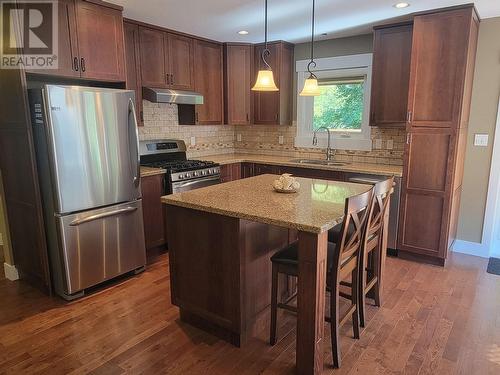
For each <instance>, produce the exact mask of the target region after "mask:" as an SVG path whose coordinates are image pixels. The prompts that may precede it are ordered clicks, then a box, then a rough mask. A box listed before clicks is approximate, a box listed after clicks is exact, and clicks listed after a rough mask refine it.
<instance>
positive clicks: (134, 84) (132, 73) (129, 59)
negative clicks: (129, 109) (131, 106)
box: [123, 22, 143, 126]
mask: <svg viewBox="0 0 500 375" xmlns="http://www.w3.org/2000/svg"><path fill="white" fill-rule="evenodd" d="M123 29H124V36H125V57H126V59H125V62H126V67H125V68H126V69H125V70H126V72H127V76H126V77H127V81H126V82H127V89H129V90H134V91H135V108H136V114H137V124H138V125H139V126H142V125H143V121H142V84H141V73H140V56H139V26H137V25H135V24H133V23H127V22H125V23H124V24H123Z"/></svg>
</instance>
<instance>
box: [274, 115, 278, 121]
mask: <svg viewBox="0 0 500 375" xmlns="http://www.w3.org/2000/svg"><path fill="white" fill-rule="evenodd" d="M274 120H275V121H278V114H277V113H276V114H275V115H274Z"/></svg>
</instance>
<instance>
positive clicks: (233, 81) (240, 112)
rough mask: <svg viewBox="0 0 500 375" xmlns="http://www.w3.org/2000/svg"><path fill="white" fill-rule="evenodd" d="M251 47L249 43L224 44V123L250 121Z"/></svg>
mask: <svg viewBox="0 0 500 375" xmlns="http://www.w3.org/2000/svg"><path fill="white" fill-rule="evenodd" d="M252 58H253V47H252V46H251V45H226V46H225V55H224V66H225V76H224V82H225V84H224V96H225V106H226V107H225V113H226V118H225V120H226V123H228V124H231V125H247V124H250V123H251V111H252V108H251V96H252V94H251V93H252V92H251V84H252V82H251V74H252Z"/></svg>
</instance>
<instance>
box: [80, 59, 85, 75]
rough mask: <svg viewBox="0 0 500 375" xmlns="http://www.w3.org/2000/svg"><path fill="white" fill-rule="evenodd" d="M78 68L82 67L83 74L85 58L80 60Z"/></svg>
mask: <svg viewBox="0 0 500 375" xmlns="http://www.w3.org/2000/svg"><path fill="white" fill-rule="evenodd" d="M80 66H81V67H82V72H85V58H83V57H82V58H81V59H80Z"/></svg>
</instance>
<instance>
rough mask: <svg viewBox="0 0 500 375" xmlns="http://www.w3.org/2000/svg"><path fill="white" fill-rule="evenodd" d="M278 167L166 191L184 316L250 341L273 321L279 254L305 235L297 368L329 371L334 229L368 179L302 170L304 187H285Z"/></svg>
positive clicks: (176, 299) (174, 278)
mask: <svg viewBox="0 0 500 375" xmlns="http://www.w3.org/2000/svg"><path fill="white" fill-rule="evenodd" d="M276 178H277V176H276V175H261V176H257V177H252V178H247V179H242V180H237V181H232V182H229V183H225V184H220V185H214V186H210V187H207V188H203V189H198V190H192V191H188V192H184V193H180V194H174V195H168V196H165V197H163V198H162V202H163V203H164V204H165V209H166V215H167V216H168V217H169V220H168V221H167V236H168V238H169V251H170V272H171V289H172V303H173V304H175V305H177V306H179V308H180V316H181V320H183V321H185V322H188V323H190V324H192V325H195V326H197V327H199V328H201V329H204V330H206V331H209V332H211V333H213V334H215V335H217V336H218V337H221V338H223V339H225V340H227V341H229V342H231V343H232V344H234V345H237V346H244V345H245V342H246V339H247V338H248V337H250V336H252V335H253V334H254V333H255V332H256V330H257V329H259V327H262V325H267V324H268V321H267V319H268V310H269V309H268V307H269V305H270V302H271V296H270V289H271V262H270V257H271V256H272V255H273V254H274V252H276V251H277V250H278V249H280V248H281V247H283V246H284V245H286V244H287V243H289V242H290V241H294V240H295V239H297V238H298V240H299V279H298V297H297V298H298V299H297V305H298V309H299V314H298V316H297V349H296V350H297V371H298V373H300V374H311V373H319V372H321V371H322V369H323V341H324V340H323V338H324V332H323V330H324V307H325V277H326V247H327V231H328V230H329V229H330V228H332V227H333V226H334V225H336V224H338V223H340V222H341V220H342V218H343V215H344V202H345V199H346V198H348V197H350V196H353V195H357V194H360V193H363V192H365V191H367V190H368V189H370V188H371V186H368V185H362V184H352V183H345V182H336V181H325V180H313V179H306V178H299V179H298V180H299V182H300V185H301V188H300V191H299V192H298V193H293V194H280V193H276V192H275V191H274V190H273V188H272V182H273V180H275V179H276Z"/></svg>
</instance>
